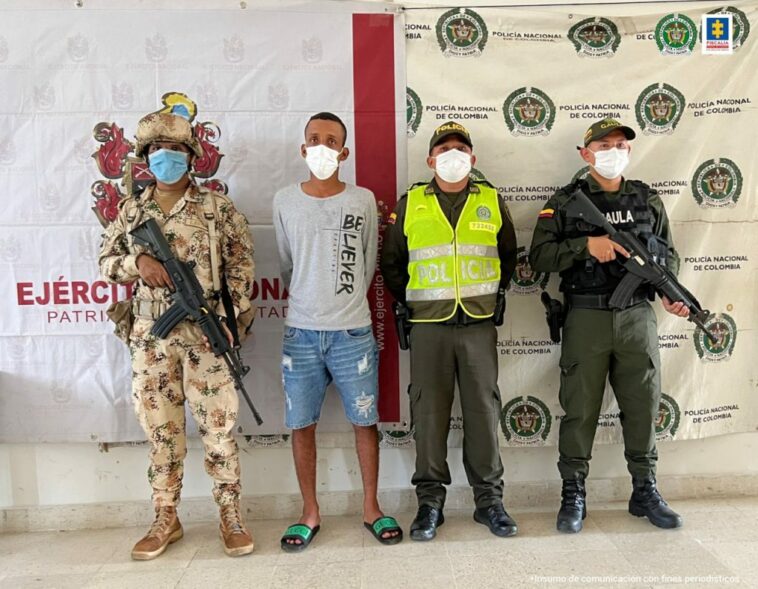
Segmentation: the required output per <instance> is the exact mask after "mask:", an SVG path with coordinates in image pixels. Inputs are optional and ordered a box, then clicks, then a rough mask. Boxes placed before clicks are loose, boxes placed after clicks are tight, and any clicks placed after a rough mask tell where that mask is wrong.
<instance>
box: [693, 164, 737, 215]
mask: <svg viewBox="0 0 758 589" xmlns="http://www.w3.org/2000/svg"><path fill="white" fill-rule="evenodd" d="M691 186H692V196H693V197H695V200H696V201H697V204H699V205H700V206H701V207H703V208H723V207H733V206H735V205H736V204H737V199H738V198H739V197H740V194H741V193H742V173H741V172H740V169H739V168H738V167H737V164H735V163H734V162H733V161H732V160H730V159H727V158H716V159H712V160H708V161H706V162H703V163H702V164H700V165H699V166H698V168H697V170H695V174H694V175H693V176H692V181H691Z"/></svg>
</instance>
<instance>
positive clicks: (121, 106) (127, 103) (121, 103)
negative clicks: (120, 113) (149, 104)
mask: <svg viewBox="0 0 758 589" xmlns="http://www.w3.org/2000/svg"><path fill="white" fill-rule="evenodd" d="M111 98H112V99H113V106H114V107H116V109H117V110H129V109H131V108H132V106H133V105H134V90H133V89H132V85H131V84H129V82H120V83H118V84H111Z"/></svg>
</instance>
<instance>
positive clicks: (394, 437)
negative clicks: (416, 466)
mask: <svg viewBox="0 0 758 589" xmlns="http://www.w3.org/2000/svg"><path fill="white" fill-rule="evenodd" d="M379 434H380V437H379V447H380V448H410V447H412V446H413V444H414V441H413V434H414V429H413V428H411V429H410V430H408V431H402V430H391V431H384V430H382V431H380V432H379Z"/></svg>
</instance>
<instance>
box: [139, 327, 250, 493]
mask: <svg viewBox="0 0 758 589" xmlns="http://www.w3.org/2000/svg"><path fill="white" fill-rule="evenodd" d="M129 351H130V354H131V358H132V395H133V398H134V409H135V412H136V413H137V419H139V422H140V424H141V425H142V429H143V430H144V431H145V434H146V435H147V439H148V440H149V442H150V446H151V448H150V467H149V469H148V472H147V476H148V480H149V481H150V485H151V486H152V488H153V503H154V505H155V506H156V507H158V506H170V505H177V504H178V503H179V497H180V493H181V488H182V475H183V473H184V457H185V456H186V455H187V436H186V432H185V418H184V415H185V413H184V403H185V400H186V401H187V405H188V406H189V410H190V412H191V413H192V416H193V418H194V419H195V423H197V427H198V431H199V433H200V437H201V438H202V441H203V445H204V447H205V470H206V472H207V473H208V474H209V475H210V476H211V478H213V481H214V487H213V497H214V499H215V500H216V503H218V504H219V505H229V504H232V503H234V502H237V501H239V496H240V466H239V450H238V448H237V442H236V441H235V440H234V438H233V437H232V430H233V428H234V423H235V421H236V420H237V411H238V408H239V400H238V398H237V392H236V390H235V388H234V383H233V381H232V378H231V375H230V374H229V371H228V369H227V367H226V364H224V361H223V360H222V359H221V358H216V357H215V356H214V355H213V354H212V353H211V352H209V351H207V350H206V349H205V346H203V345H199V344H189V343H186V339H184V338H179V337H171V338H169V339H165V340H158V339H155V338H153V337H150V336H148V337H146V338H144V339H142V338H134V337H133V338H132V341H131V342H130V344H129Z"/></svg>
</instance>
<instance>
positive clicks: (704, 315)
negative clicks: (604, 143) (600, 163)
mask: <svg viewBox="0 0 758 589" xmlns="http://www.w3.org/2000/svg"><path fill="white" fill-rule="evenodd" d="M571 196H572V199H571V201H570V202H569V203H568V205H567V208H566V214H567V215H568V216H569V217H574V218H578V219H582V220H583V221H584V222H585V223H588V224H589V225H592V226H594V227H599V228H601V229H602V230H603V231H605V232H606V233H607V234H608V236H609V237H610V238H611V239H612V240H613V241H615V242H616V243H617V244H619V245H620V246H621V247H623V248H624V249H625V250H626V251H628V252H629V254H630V257H629V258H625V257H624V256H622V255H619V256H617V259H618V260H619V262H620V263H621V265H622V266H623V267H624V269H625V270H626V275H625V276H624V277H623V278H622V279H621V282H620V283H619V285H618V286H617V287H616V290H614V291H613V294H612V295H611V298H610V300H609V301H608V306H609V307H611V308H612V309H624V308H626V306H627V304H628V303H629V300H630V299H631V297H632V295H633V294H634V292H635V291H636V290H637V288H638V287H639V286H641V285H642V284H650V285H651V286H652V287H653V289H654V290H655V292H657V293H658V295H659V296H661V297H664V296H665V297H666V298H668V299H669V300H670V301H671V302H678V301H681V302H682V303H684V306H685V307H687V309H689V311H690V314H689V316H688V317H687V319H688V320H689V321H692V323H694V324H695V325H697V326H698V327H699V328H700V329H702V330H703V333H705V335H706V336H708V339H710V340H711V341H712V342H713V343H716V342H717V341H718V340H717V338H716V336H715V335H713V334H712V333H711V332H710V331H708V329H707V328H706V327H705V322H706V321H707V319H708V317H709V315H710V311H708V309H703V308H702V306H701V305H700V302H699V301H698V300H697V299H696V298H695V296H694V295H693V294H692V293H691V292H690V291H689V290H687V289H686V288H685V287H684V286H683V285H682V284H681V283H680V282H679V281H678V280H677V279H676V277H675V276H674V275H673V274H672V273H671V271H669V270H668V269H667V268H665V267H663V266H661V265H660V264H659V263H658V262H656V261H655V259H654V258H653V256H652V255H651V254H650V252H649V251H648V249H647V247H645V246H644V245H643V244H642V243H641V242H640V240H639V239H637V238H636V237H635V236H634V235H632V234H631V233H629V232H627V231H618V230H617V229H616V228H615V227H614V226H613V225H611V224H610V223H609V222H608V219H606V218H605V215H603V213H602V212H600V210H599V209H598V208H597V207H596V206H595V205H594V204H593V202H592V201H591V200H590V199H589V198H588V197H587V195H586V194H584V193H583V192H582V191H581V190H579V189H576V190H575V191H574V192H573V193H572V194H571Z"/></svg>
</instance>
